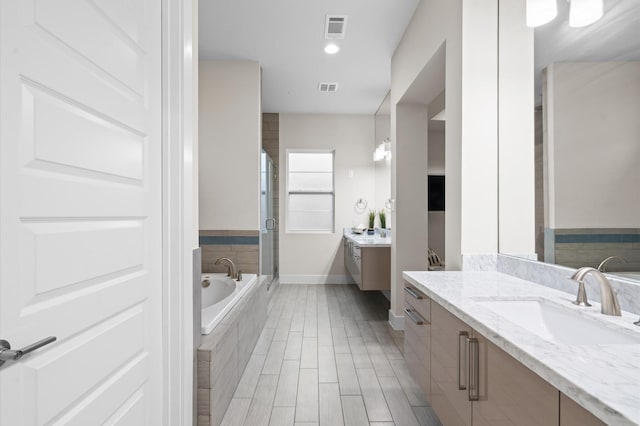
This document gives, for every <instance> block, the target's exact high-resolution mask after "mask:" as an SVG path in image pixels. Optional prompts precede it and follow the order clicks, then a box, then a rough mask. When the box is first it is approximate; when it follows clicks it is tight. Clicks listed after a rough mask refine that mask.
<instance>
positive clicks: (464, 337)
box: [458, 331, 469, 390]
mask: <svg viewBox="0 0 640 426" xmlns="http://www.w3.org/2000/svg"><path fill="white" fill-rule="evenodd" d="M468 341H469V333H467V332H466V331H461V332H459V333H458V389H459V390H466V389H467V380H466V379H467V377H468V376H469V370H467V371H465V374H464V375H463V374H462V365H463V362H462V358H464V360H465V362H464V364H465V365H466V366H467V367H468V364H467V362H466V361H467V342H468ZM463 344H464V346H465V347H464V349H462V345H463ZM463 376H464V378H465V381H464V383H462V377H463Z"/></svg>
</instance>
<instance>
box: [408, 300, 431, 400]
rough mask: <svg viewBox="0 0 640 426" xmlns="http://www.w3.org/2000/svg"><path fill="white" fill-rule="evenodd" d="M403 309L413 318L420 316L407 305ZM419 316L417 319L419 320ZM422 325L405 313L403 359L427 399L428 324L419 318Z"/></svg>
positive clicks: (428, 393)
mask: <svg viewBox="0 0 640 426" xmlns="http://www.w3.org/2000/svg"><path fill="white" fill-rule="evenodd" d="M405 309H408V310H409V311H410V312H412V313H413V315H414V316H415V317H417V316H418V315H420V314H419V313H417V312H416V311H415V309H413V308H412V307H411V305H409V304H405ZM421 317H422V316H421V315H420V316H419V317H418V318H421ZM421 320H422V324H416V323H415V322H414V321H413V320H412V319H411V318H410V317H409V315H408V314H407V313H406V312H405V320H404V324H405V325H404V358H405V361H406V362H407V367H408V369H409V372H410V373H411V377H413V378H414V380H415V381H416V383H417V384H418V385H420V388H421V389H422V390H423V391H424V393H425V396H426V397H427V399H429V398H430V396H431V395H430V393H431V392H430V391H431V389H430V384H429V382H430V377H431V373H430V365H431V362H430V354H431V351H430V349H429V344H430V336H429V333H430V324H429V322H428V321H427V320H426V319H424V318H421Z"/></svg>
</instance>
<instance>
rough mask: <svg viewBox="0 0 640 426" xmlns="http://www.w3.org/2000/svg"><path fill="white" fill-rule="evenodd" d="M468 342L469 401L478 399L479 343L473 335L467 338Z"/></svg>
mask: <svg viewBox="0 0 640 426" xmlns="http://www.w3.org/2000/svg"><path fill="white" fill-rule="evenodd" d="M467 342H468V344H469V401H478V400H479V399H480V391H479V387H480V344H479V342H478V339H476V338H475V337H472V338H468V337H467Z"/></svg>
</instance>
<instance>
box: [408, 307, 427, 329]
mask: <svg viewBox="0 0 640 426" xmlns="http://www.w3.org/2000/svg"><path fill="white" fill-rule="evenodd" d="M404 313H405V314H407V316H408V317H409V318H410V319H411V321H413V322H414V323H416V325H423V324H424V323H425V322H426V320H425V319H424V318H422V317H421V316H420V314H418V313H416V312H414V311H412V310H411V309H407V308H404Z"/></svg>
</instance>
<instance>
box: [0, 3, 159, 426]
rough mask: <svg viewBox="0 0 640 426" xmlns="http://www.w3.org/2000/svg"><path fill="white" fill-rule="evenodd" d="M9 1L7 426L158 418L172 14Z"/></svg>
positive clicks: (3, 160)
mask: <svg viewBox="0 0 640 426" xmlns="http://www.w3.org/2000/svg"><path fill="white" fill-rule="evenodd" d="M160 12H161V10H160V2H156V1H152V0H116V1H111V0H93V1H92V0H60V1H56V2H51V1H47V0H7V1H4V0H3V1H2V2H1V3H0V64H1V65H0V93H2V96H1V97H0V118H1V120H2V124H1V126H0V233H1V234H2V238H1V239H0V259H2V261H1V262H0V338H1V339H6V340H8V341H9V342H10V343H11V345H12V346H13V347H14V348H19V347H22V346H25V345H27V344H30V343H33V342H35V341H37V340H39V339H41V338H43V337H46V336H57V338H58V340H57V341H56V342H55V343H53V344H51V345H48V346H46V347H43V348H41V349H39V350H37V351H35V352H33V353H31V354H29V355H26V356H25V357H24V358H22V359H21V360H20V361H17V362H8V363H6V364H5V365H3V366H2V367H1V368H0V424H3V425H4V424H7V425H13V424H15V425H32V424H77V425H86V424H103V423H104V424H135V425H140V424H154V425H155V424H161V423H162V417H161V416H162V410H161V409H160V408H159V407H161V405H162V393H161V389H162V370H161V358H160V354H161V347H162V346H161V343H162V328H161V326H162V317H161V313H162V311H161V291H162V276H161V261H162V251H161V249H162V235H161V219H162V217H161V182H162V180H161V165H162V152H161V138H160V136H161V63H160V54H161V31H160V29H161V27H160V24H161V21H160V16H161V15H160Z"/></svg>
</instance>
